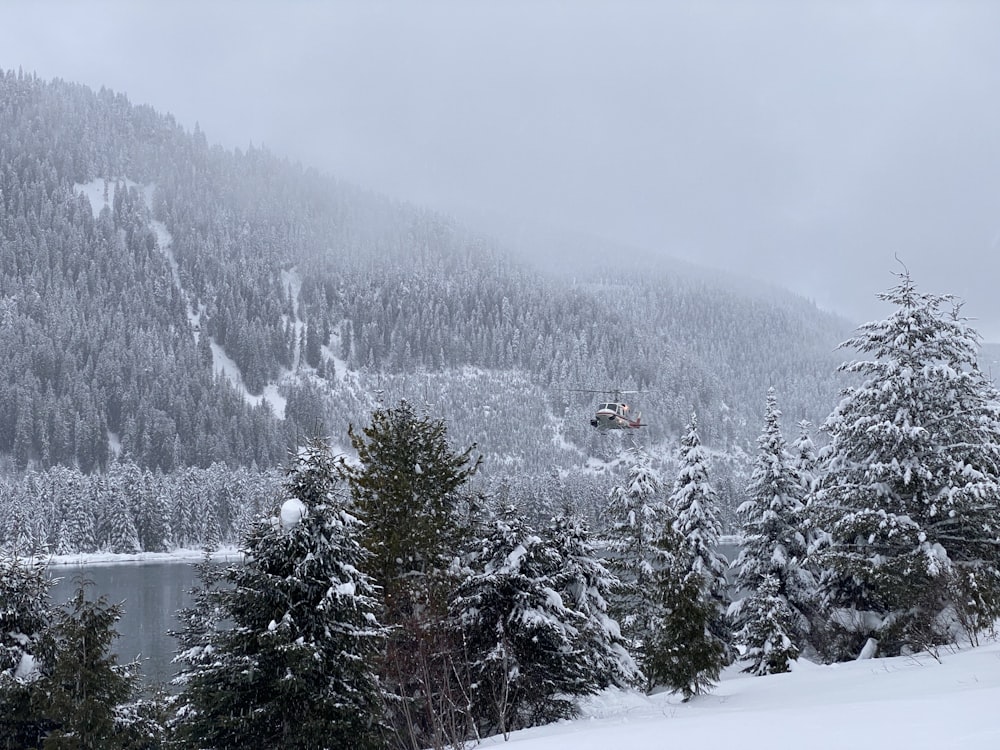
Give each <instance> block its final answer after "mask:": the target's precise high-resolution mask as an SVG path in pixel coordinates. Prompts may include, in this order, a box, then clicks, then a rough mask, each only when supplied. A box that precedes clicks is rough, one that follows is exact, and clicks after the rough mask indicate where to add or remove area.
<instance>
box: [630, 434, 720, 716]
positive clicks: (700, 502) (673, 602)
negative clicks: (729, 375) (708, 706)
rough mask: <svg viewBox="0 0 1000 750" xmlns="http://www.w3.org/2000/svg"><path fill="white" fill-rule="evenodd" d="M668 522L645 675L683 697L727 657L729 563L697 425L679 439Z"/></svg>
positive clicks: (700, 689)
mask: <svg viewBox="0 0 1000 750" xmlns="http://www.w3.org/2000/svg"><path fill="white" fill-rule="evenodd" d="M668 504H669V507H670V509H671V511H672V513H673V516H674V520H673V524H672V525H671V527H670V528H668V529H666V530H665V531H664V534H663V536H662V537H661V539H660V542H659V543H660V546H661V548H662V549H663V550H664V551H665V552H666V553H667V555H668V557H667V565H666V566H664V567H663V568H662V569H661V570H660V571H659V572H658V573H657V576H656V590H657V595H658V596H659V600H660V604H661V606H662V607H663V608H664V618H663V621H662V622H661V623H660V624H659V627H658V628H657V631H656V632H655V633H654V635H653V637H652V645H651V648H650V649H649V651H650V653H651V655H650V658H649V663H648V665H644V667H645V668H646V669H647V671H648V674H647V677H649V679H650V680H651V681H652V682H653V683H654V684H663V685H666V686H667V687H669V688H671V689H673V690H676V691H678V692H680V693H681V694H682V695H683V696H684V699H685V700H687V699H688V698H690V697H692V696H694V695H698V694H701V693H704V692H706V691H707V690H708V689H709V688H711V686H712V685H713V684H714V683H715V681H716V680H717V679H718V677H719V674H720V672H721V670H722V667H724V666H725V665H726V664H728V663H729V661H730V660H731V658H732V648H731V646H730V643H729V630H728V627H727V622H726V609H727V607H728V593H727V592H728V584H727V582H726V577H725V575H726V569H727V568H728V563H727V561H726V558H725V556H723V555H722V553H721V552H720V551H719V549H718V545H719V535H720V534H721V527H720V524H719V521H718V518H717V515H716V507H715V505H716V499H715V490H714V489H713V488H712V485H711V483H710V482H709V477H708V456H707V454H706V452H705V449H704V448H702V446H701V439H700V438H699V436H698V421H697V418H696V417H695V416H694V415H692V417H691V422H690V423H689V424H688V426H687V429H686V430H685V433H684V436H683V437H682V438H681V467H680V470H679V471H678V474H677V479H676V481H675V483H674V491H673V494H671V496H670V498H669V500H668Z"/></svg>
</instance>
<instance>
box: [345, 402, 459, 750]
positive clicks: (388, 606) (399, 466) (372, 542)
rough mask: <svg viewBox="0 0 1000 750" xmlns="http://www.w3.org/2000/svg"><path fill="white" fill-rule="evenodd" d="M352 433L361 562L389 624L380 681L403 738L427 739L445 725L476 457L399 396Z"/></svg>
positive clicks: (403, 743)
mask: <svg viewBox="0 0 1000 750" xmlns="http://www.w3.org/2000/svg"><path fill="white" fill-rule="evenodd" d="M349 434H350V437H351V443H352V445H353V446H354V449H355V450H356V451H357V453H358V459H359V463H358V465H356V466H349V465H346V464H342V471H343V474H344V475H345V476H346V477H347V481H348V482H349V484H350V488H351V493H352V496H353V499H354V503H355V507H356V508H357V510H358V512H359V515H360V516H361V518H362V520H363V521H364V523H365V526H364V532H363V536H362V541H363V544H364V546H365V548H366V549H367V550H368V552H369V558H368V560H367V561H366V570H368V571H370V573H371V575H372V577H373V578H374V580H375V582H376V583H377V584H378V585H379V586H380V587H381V588H382V590H383V592H384V600H383V609H382V615H381V618H380V619H381V620H382V622H383V623H385V624H386V625H387V626H391V627H392V628H393V630H392V632H391V635H390V637H389V639H388V642H387V645H386V650H385V652H384V654H383V657H382V663H381V668H380V674H381V676H382V678H383V683H384V686H385V689H386V690H387V691H389V692H391V693H393V694H395V696H396V699H395V700H394V701H393V703H392V720H391V723H392V726H393V727H394V729H395V732H396V735H395V742H396V743H397V744H398V746H400V747H414V748H418V749H419V748H422V747H426V746H428V745H430V744H432V743H434V742H437V741H438V739H437V738H439V737H440V736H441V734H442V732H445V733H448V731H450V730H445V729H444V728H443V727H442V726H441V719H442V711H450V710H451V709H449V708H447V707H448V706H450V705H452V703H453V701H452V700H451V697H450V696H447V695H444V694H442V692H441V691H442V690H443V689H444V688H445V686H447V685H449V684H450V683H451V678H452V675H453V673H454V664H453V661H452V655H453V654H454V653H456V649H457V644H454V643H451V642H449V639H450V638H451V637H452V633H451V632H450V631H449V630H448V629H447V628H446V627H445V621H446V618H447V602H448V597H449V596H450V595H451V593H452V592H453V591H454V589H455V587H456V586H457V585H458V580H459V579H458V575H459V574H460V573H461V570H462V563H463V557H464V556H465V554H466V553H467V552H468V551H469V550H470V549H471V543H472V542H471V540H472V539H473V538H474V528H473V522H474V511H475V503H474V502H473V498H472V496H471V495H470V494H468V493H466V492H463V486H464V485H465V484H466V483H467V482H468V480H469V479H470V478H471V477H472V475H473V474H474V473H475V471H476V468H477V467H478V464H479V461H478V460H476V461H472V460H471V458H470V456H471V453H472V451H473V450H474V448H475V446H472V447H470V448H468V449H467V450H465V451H464V452H463V453H455V452H454V451H452V449H451V448H450V446H449V444H448V441H447V437H446V429H445V425H444V422H443V421H441V420H433V419H430V418H429V417H418V416H417V415H416V413H415V412H414V411H413V408H412V407H411V406H410V404H409V403H407V402H406V401H401V402H400V403H399V405H398V406H397V407H395V408H391V409H378V410H376V411H375V412H374V413H373V414H372V421H371V424H370V425H369V426H368V427H366V428H364V429H363V430H362V432H361V433H360V434H359V433H357V432H355V431H354V428H353V426H352V427H351V429H350V431H349Z"/></svg>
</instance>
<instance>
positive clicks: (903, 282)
mask: <svg viewBox="0 0 1000 750" xmlns="http://www.w3.org/2000/svg"><path fill="white" fill-rule="evenodd" d="M880 298H881V299H883V300H884V301H886V302H888V303H890V304H891V305H893V306H894V308H895V310H894V312H893V313H892V314H891V315H890V316H889V317H888V318H886V319H885V320H881V321H876V322H872V323H868V324H866V325H864V326H861V327H860V328H859V329H858V333H857V335H856V336H855V337H854V338H853V339H851V340H850V341H848V342H847V343H846V344H845V347H849V348H851V349H852V350H854V351H857V352H859V353H860V354H862V355H866V358H865V359H860V360H857V361H854V362H852V363H849V364H847V365H844V367H843V369H844V370H845V371H847V372H849V373H857V374H860V375H861V376H863V378H864V379H863V382H862V383H861V384H860V385H858V386H855V387H852V388H849V389H848V390H847V391H846V392H845V396H844V399H843V400H842V401H841V403H840V404H839V405H838V406H837V408H836V409H834V411H833V413H832V414H831V415H830V416H829V418H828V419H827V421H826V423H825V425H824V429H825V430H826V431H827V433H828V434H829V436H830V443H829V446H828V447H827V448H826V450H825V451H824V452H823V455H822V458H823V468H824V474H823V476H822V477H821V479H820V480H819V482H818V484H817V487H816V491H815V494H814V496H813V498H812V503H811V505H812V508H813V511H814V514H815V518H816V524H817V526H818V527H820V528H824V529H826V530H827V531H828V533H829V544H828V545H826V546H823V547H822V548H821V549H819V550H818V551H817V555H816V557H817V559H819V560H820V561H821V562H822V564H823V565H824V566H825V567H826V568H827V573H826V576H825V579H824V581H823V590H824V593H825V596H826V602H827V606H828V607H829V612H830V614H829V622H830V625H831V635H832V642H831V644H830V653H829V657H830V658H833V659H848V658H852V657H854V656H856V655H857V654H858V653H859V651H860V649H861V648H862V646H863V645H864V644H865V643H866V642H867V640H868V639H869V638H874V639H875V640H876V641H877V642H878V652H879V654H881V655H886V656H891V655H894V654H899V653H903V652H908V651H917V650H920V649H923V648H927V647H930V646H934V645H936V644H940V643H944V642H954V641H955V640H956V639H957V638H958V636H959V635H960V634H961V633H962V632H963V630H964V631H965V633H966V634H967V635H969V636H970V637H971V638H973V639H975V638H976V636H977V634H978V633H979V632H981V631H982V630H984V629H986V628H989V627H991V626H992V623H993V622H994V620H995V619H996V617H997V615H998V614H1000V551H998V550H1000V546H998V542H1000V500H998V498H1000V398H998V394H997V391H996V389H995V388H994V387H993V385H992V384H991V383H990V382H989V380H988V378H987V377H986V376H985V374H984V373H983V372H982V371H981V370H980V369H979V367H978V366H977V364H976V354H977V351H978V345H979V337H978V335H977V334H976V332H975V331H974V330H973V329H972V328H971V327H970V326H969V324H968V322H967V321H966V320H965V319H963V318H962V317H961V315H960V312H959V308H958V306H957V305H955V303H954V300H953V299H952V298H951V297H949V296H942V295H933V294H925V293H921V292H918V291H917V289H916V286H915V284H914V283H913V281H912V279H911V278H910V276H909V274H908V273H906V272H904V273H902V274H900V275H899V283H898V284H897V285H896V286H894V287H892V288H891V289H890V290H889V291H888V292H886V293H884V294H881V295H880Z"/></svg>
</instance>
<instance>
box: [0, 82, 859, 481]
mask: <svg viewBox="0 0 1000 750" xmlns="http://www.w3.org/2000/svg"><path fill="white" fill-rule="evenodd" d="M574 274H575V275H574V277H573V278H569V277H559V276H554V275H552V274H547V273H542V272H540V271H539V270H537V269H535V268H533V267H530V266H528V265H527V264H526V263H525V262H523V261H518V260H515V259H514V256H513V255H511V254H509V253H508V252H507V251H506V250H505V249H504V248H503V247H502V246H500V245H499V244H498V243H497V242H495V241H493V240H490V239H488V238H486V237H484V236H482V235H479V234H477V233H475V232H474V231H472V230H470V229H467V228H465V227H462V226H460V225H458V224H457V223H456V222H455V221H453V220H450V219H448V218H445V217H442V216H440V215H437V214H434V213H431V212H428V211H425V210H421V209H419V208H415V207H413V206H409V205H405V204H400V203H398V202H394V201H392V200H390V199H388V198H384V197H382V196H378V195H374V194H371V193H368V192H365V191H363V190H360V189H358V188H355V187H352V186H350V185H345V184H343V183H340V182H337V181H336V180H334V179H332V178H330V177H327V176H323V175H320V174H317V173H316V172H314V171H311V170H308V169H304V168H302V167H301V166H298V165H292V164H289V163H287V162H286V161H282V160H280V159H278V158H275V157H274V156H272V155H270V154H269V153H267V152H266V151H263V150H261V149H256V148H252V147H251V148H249V149H248V150H246V151H241V150H237V151H235V152H230V151H226V150H223V149H221V148H219V147H213V146H210V145H209V143H208V141H207V139H206V137H205V136H204V134H203V133H201V132H199V131H198V130H197V129H196V130H195V132H193V133H189V132H186V131H185V130H184V129H182V128H181V127H179V126H178V125H177V123H176V122H175V121H174V120H173V119H172V118H171V117H169V116H164V115H161V114H159V113H157V112H155V111H154V110H152V109H151V108H149V107H139V106H134V105H132V104H131V103H130V102H129V101H128V99H127V98H126V97H125V96H123V95H121V94H116V93H113V92H110V91H107V90H102V91H100V92H94V91H92V90H90V89H87V88H85V87H82V86H78V85H73V84H69V83H65V82H63V81H58V80H57V81H52V82H45V81H42V80H39V79H37V78H35V77H33V76H30V75H25V74H22V73H20V72H17V73H15V72H7V73H2V74H0V315H2V327H0V454H3V455H4V456H5V457H8V458H9V462H10V465H11V467H12V468H15V469H24V468H27V467H29V466H31V467H39V468H44V467H48V466H52V465H58V464H67V465H75V466H77V467H79V468H80V469H82V470H83V471H84V472H90V471H94V470H99V469H103V468H106V467H107V466H108V463H109V461H110V460H111V459H112V458H113V457H114V456H115V455H116V454H118V455H128V456H129V457H131V458H132V459H133V460H134V461H136V462H137V464H138V465H140V466H142V467H145V468H150V469H153V470H156V469H160V470H163V471H171V470H173V469H177V468H180V467H184V466H199V467H208V466H211V465H212V464H215V463H224V464H228V465H230V466H237V465H244V466H251V465H253V464H256V465H257V466H258V467H261V468H263V467H267V466H274V465H277V464H280V463H282V462H284V460H285V458H286V456H287V451H288V450H289V449H290V448H291V447H292V446H293V445H295V444H296V442H298V441H299V440H301V438H302V437H303V436H304V435H308V434H316V433H325V434H328V435H331V436H333V439H334V440H335V441H338V440H339V441H343V440H344V438H343V436H344V434H345V432H346V427H347V425H348V423H350V422H354V423H360V422H364V421H365V419H366V417H367V415H368V414H369V413H370V411H371V409H372V407H373V406H374V405H375V404H376V403H377V402H378V400H379V399H383V400H394V399H398V398H401V397H405V398H409V399H410V400H413V401H416V402H421V403H424V402H425V403H427V404H428V405H429V406H428V408H430V409H433V410H434V412H435V413H439V414H440V415H441V416H443V417H445V419H447V421H448V425H449V431H450V434H451V435H452V438H453V439H454V440H455V442H456V443H463V444H465V443H468V442H472V441H475V442H476V443H477V444H478V445H479V447H480V450H481V451H482V452H483V453H484V454H485V456H486V460H487V463H486V466H487V468H488V467H490V466H504V467H507V468H506V471H508V472H515V471H516V472H517V473H520V474H545V473H547V472H550V471H551V470H552V468H553V467H562V468H570V467H573V466H580V465H582V464H583V463H584V462H585V461H586V459H587V458H588V457H590V456H604V457H606V455H607V454H608V452H609V450H612V449H613V448H614V446H617V445H619V444H620V441H619V442H618V443H615V442H614V438H613V437H612V438H610V439H609V438H608V436H601V435H598V434H597V433H595V432H594V431H593V430H592V428H591V427H590V425H589V418H590V416H591V414H592V410H593V408H594V405H595V403H596V402H597V401H599V400H601V398H602V397H601V396H600V395H597V394H586V393H578V392H576V391H574V390H573V389H580V388H583V389H587V388H600V389H603V388H609V389H610V388H621V389H636V390H640V391H643V393H642V394H641V395H639V396H637V397H636V398H637V401H638V403H637V404H636V405H637V406H638V407H639V408H641V410H642V411H643V414H644V420H645V421H647V422H649V423H650V425H651V426H650V427H649V428H648V429H647V430H644V431H643V435H642V436H641V439H642V440H643V441H644V442H646V443H647V444H648V445H657V444H667V443H668V442H669V441H672V440H673V439H674V438H675V437H676V435H677V434H678V432H679V431H680V429H681V426H682V425H683V424H684V421H685V420H686V419H687V418H688V417H689V416H690V414H691V412H692V410H696V411H697V412H698V413H699V421H700V424H701V425H702V429H703V433H704V436H705V438H706V442H707V443H708V444H709V445H712V446H713V447H715V448H718V449H728V448H730V447H731V446H734V445H736V446H742V447H744V448H748V447H749V446H751V445H752V444H753V440H754V438H755V436H756V434H757V432H758V430H759V425H760V423H761V419H762V414H763V406H764V400H765V392H766V390H767V388H768V387H769V386H772V385H773V386H774V387H775V388H776V389H777V391H778V394H779V398H780V399H782V407H783V410H784V412H785V415H786V418H787V419H788V420H789V421H791V420H798V419H802V418H808V419H811V420H813V421H819V420H821V419H822V418H823V417H824V416H825V415H826V414H827V413H828V412H829V410H830V408H831V407H832V405H833V403H834V402H835V399H836V394H837V390H838V384H837V379H836V375H835V372H834V371H835V367H836V365H837V364H838V363H839V362H840V361H841V359H842V357H841V355H840V354H839V353H836V352H835V351H834V348H835V346H836V345H837V343H838V342H839V341H840V340H842V339H844V338H846V337H847V335H848V333H849V331H850V328H851V326H850V325H849V324H847V323H845V322H844V321H842V320H840V319H838V318H835V317H834V316H831V315H828V314H826V313H823V312H821V311H819V310H817V309H816V308H815V307H814V306H813V305H811V304H810V303H808V302H806V301H805V300H802V299H799V298H796V297H794V296H792V295H790V294H786V293H784V292H780V291H777V290H770V289H764V288H760V289H756V288H746V287H744V288H737V287H734V286H733V285H731V284H729V283H728V282H725V281H720V282H715V281H712V280H710V279H706V278H705V277H704V275H702V274H688V273H684V272H677V271H675V270H671V269H670V268H667V267H664V268H659V269H657V268H649V269H644V270H641V271H640V270H638V269H624V270H619V269H616V270H614V271H608V270H601V269H597V268H595V269H593V270H591V271H588V270H587V269H579V268H577V269H574ZM609 446H611V448H609Z"/></svg>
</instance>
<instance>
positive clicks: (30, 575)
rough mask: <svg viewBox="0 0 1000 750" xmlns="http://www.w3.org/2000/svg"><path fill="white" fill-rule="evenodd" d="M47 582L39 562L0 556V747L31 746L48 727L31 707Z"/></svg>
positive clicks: (47, 610)
mask: <svg viewBox="0 0 1000 750" xmlns="http://www.w3.org/2000/svg"><path fill="white" fill-rule="evenodd" d="M51 586H52V579H51V578H50V577H49V575H48V570H47V569H46V566H45V564H44V562H42V561H41V559H40V558H35V559H34V560H24V559H22V558H20V557H18V556H16V555H13V554H8V555H4V556H2V557H0V748H4V750H15V749H19V748H25V747H37V746H39V745H40V744H41V741H42V738H43V737H44V735H45V733H46V732H47V731H48V728H49V724H48V722H47V721H45V720H44V718H43V717H42V716H41V715H39V713H38V711H37V709H36V708H35V707H34V706H32V703H31V695H32V688H31V685H32V683H33V682H34V681H35V680H37V679H38V678H39V677H40V676H41V673H40V671H39V669H38V659H39V640H40V639H41V636H42V633H43V632H44V630H45V628H46V627H47V626H48V623H49V620H50V618H51V603H50V601H49V589H50V588H51Z"/></svg>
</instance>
